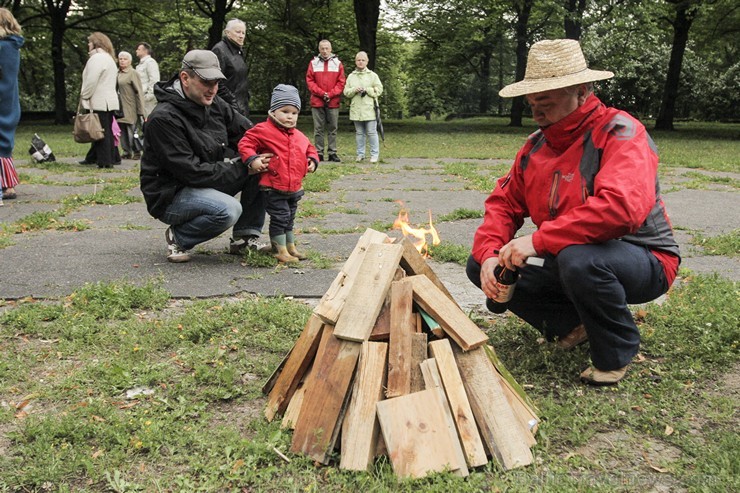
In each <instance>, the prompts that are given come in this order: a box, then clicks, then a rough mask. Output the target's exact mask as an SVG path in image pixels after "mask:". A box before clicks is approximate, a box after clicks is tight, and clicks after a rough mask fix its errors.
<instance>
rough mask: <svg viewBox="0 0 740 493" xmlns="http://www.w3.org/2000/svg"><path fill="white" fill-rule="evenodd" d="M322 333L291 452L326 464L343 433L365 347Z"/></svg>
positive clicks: (330, 333)
mask: <svg viewBox="0 0 740 493" xmlns="http://www.w3.org/2000/svg"><path fill="white" fill-rule="evenodd" d="M327 327H329V326H327ZM323 332H324V333H323V335H322V337H321V344H320V345H319V349H318V352H317V353H316V359H315V361H314V364H313V370H312V373H311V379H310V381H309V382H308V385H307V388H306V394H305V396H304V398H303V405H302V406H301V412H300V415H299V416H298V421H297V422H296V424H295V431H294V432H293V441H292V443H291V447H290V450H291V452H293V453H303V454H306V455H308V456H309V457H311V458H313V459H314V460H316V461H318V462H321V463H323V464H326V463H328V462H329V456H330V454H331V452H332V450H333V449H334V443H335V441H336V438H337V435H338V433H339V430H340V429H341V428H340V426H341V421H342V416H343V413H344V406H345V404H346V401H347V399H348V397H349V394H350V384H351V383H352V377H353V376H354V372H355V367H356V366H357V359H358V358H359V356H360V348H361V346H362V345H361V344H359V343H356V342H350V341H343V340H340V339H337V338H336V337H334V334H333V333H332V331H331V330H324V331H323Z"/></svg>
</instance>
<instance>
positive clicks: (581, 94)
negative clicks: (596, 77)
mask: <svg viewBox="0 0 740 493" xmlns="http://www.w3.org/2000/svg"><path fill="white" fill-rule="evenodd" d="M588 93H589V90H588V85H586V84H578V105H579V106H580V105H582V104H583V103H585V102H586V98H587V97H588Z"/></svg>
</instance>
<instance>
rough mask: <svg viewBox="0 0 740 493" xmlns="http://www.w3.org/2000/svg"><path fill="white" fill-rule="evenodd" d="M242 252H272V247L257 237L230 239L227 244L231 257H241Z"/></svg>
mask: <svg viewBox="0 0 740 493" xmlns="http://www.w3.org/2000/svg"><path fill="white" fill-rule="evenodd" d="M244 250H252V251H255V252H257V251H259V252H268V251H272V245H268V244H267V243H265V242H263V241H260V240H259V237H258V236H255V235H249V236H246V237H244V238H231V243H230V244H229V253H230V254H232V255H241V254H242V253H244Z"/></svg>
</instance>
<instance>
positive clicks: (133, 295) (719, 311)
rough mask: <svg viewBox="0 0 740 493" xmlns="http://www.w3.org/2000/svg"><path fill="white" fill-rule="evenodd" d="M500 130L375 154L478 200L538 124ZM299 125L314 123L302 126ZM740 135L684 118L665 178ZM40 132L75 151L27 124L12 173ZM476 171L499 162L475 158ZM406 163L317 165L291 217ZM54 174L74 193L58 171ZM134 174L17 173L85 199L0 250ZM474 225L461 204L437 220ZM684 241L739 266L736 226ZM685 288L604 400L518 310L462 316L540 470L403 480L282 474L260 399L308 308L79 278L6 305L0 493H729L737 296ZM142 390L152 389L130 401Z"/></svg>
mask: <svg viewBox="0 0 740 493" xmlns="http://www.w3.org/2000/svg"><path fill="white" fill-rule="evenodd" d="M507 123H508V122H507V121H506V120H504V119H493V118H478V119H470V120H458V121H453V122H441V121H433V122H424V121H422V120H419V119H413V120H404V121H388V122H386V135H387V139H386V142H385V144H384V145H383V147H382V149H381V154H382V157H383V158H385V159H388V158H396V157H427V158H430V159H433V160H435V161H437V160H439V159H442V158H450V157H452V158H454V159H456V161H455V162H449V161H444V162H443V164H442V166H441V168H442V172H443V173H445V174H449V175H454V176H456V177H459V178H461V179H463V180H464V181H465V183H466V187H468V188H469V189H474V190H481V191H485V192H487V191H490V190H491V189H492V188H493V186H494V184H495V180H496V179H497V178H498V177H500V176H502V175H503V174H505V173H506V172H507V170H508V168H509V164H508V163H510V162H511V160H512V159H513V156H514V155H515V153H516V151H517V150H518V148H519V147H520V146H521V144H522V142H523V141H524V138H526V135H527V134H528V133H529V132H530V131H532V130H533V127H532V126H531V124H529V123H528V127H526V128H523V129H511V128H508V127H507V126H506V124H507ZM302 125H303V126H304V131H307V130H309V129H308V128H306V121H304V122H303V124H302ZM739 130H740V126H738V125H719V124H700V123H681V124H679V125H678V131H677V132H676V133H655V135H654V137H655V139H656V142H657V144H658V147H659V148H660V150H661V158H662V160H663V165H664V166H667V167H671V166H681V167H689V168H703V169H707V170H720V171H734V172H737V171H738V168H739V166H738V164H739V161H738V155H739V154H738V150H739V149H738V144H737V135H738V131H739ZM33 131H37V132H38V133H39V134H40V135H41V136H42V137H43V138H44V139H45V140H46V141H47V143H49V145H50V146H51V147H52V149H53V150H54V152H55V154H56V155H57V156H58V157H60V158H72V157H76V156H81V155H83V154H84V152H85V151H86V150H87V146H82V145H78V144H75V143H74V142H73V141H72V139H71V138H70V137H71V128H70V127H53V126H48V125H43V124H33V125H26V124H24V125H22V126H21V128H20V130H19V133H18V136H17V142H18V146H19V149H20V150H18V149H16V156H17V157H18V158H20V159H21V160H23V157H24V156H27V155H26V154H25V152H26V150H25V149H24V146H26V147H27V142H29V141H30V135H31V134H32V133H33ZM306 133H308V134H310V132H309V131H307V132H306ZM339 147H340V154H341V155H342V156H343V157H345V158H346V157H348V156H352V155H353V154H354V152H353V150H354V136H353V133H352V132H351V129H350V126H349V125H347V124H346V122H343V124H342V127H341V131H340V135H339ZM481 158H494V159H502V160H504V161H502V162H501V163H491V162H490V161H489V162H486V163H481V162H477V161H476V160H477V159H481ZM31 168H32V169H31ZM402 168H403V167H401V168H393V167H387V166H386V167H371V166H369V165H368V163H362V164H361V165H360V166H356V165H355V163H352V164H346V163H341V164H339V165H336V164H331V165H329V164H326V165H322V166H320V167H319V170H318V172H317V173H315V174H312V175H309V177H308V178H307V180H306V187H305V188H306V190H307V192H309V193H308V195H307V199H306V200H304V201H302V202H301V207H299V212H302V213H303V214H305V216H302V217H320V216H321V215H322V214H324V213H325V212H323V211H325V208H323V207H322V204H318V203H315V202H312V200H313V198H312V197H311V192H322V191H328V190H331V191H332V192H333V193H334V194H335V195H336V196H337V197H340V199H338V202H337V204H339V205H333V206H332V207H334V208H335V209H336V210H337V211H343V212H344V213H352V212H354V211H353V210H352V209H350V208H348V207H345V206H342V205H341V204H342V200H341V197H342V193H343V192H342V191H341V190H336V188H337V184H336V182H337V180H338V179H340V178H343V177H347V176H352V175H358V174H364V173H370V174H372V173H376V172H383V173H388V174H393V173H403V172H404V171H405V170H404V169H402ZM26 169H27V170H28V172H26ZM438 171H439V168H437V170H436V171H435V172H438ZM62 173H64V174H65V175H68V176H72V177H73V178H74V180H78V181H76V182H75V183H71V182H68V181H60V180H59V179H58V178H56V177H54V176H52V175H55V174H56V175H59V174H62ZM136 173H137V170H132V171H131V172H130V173H128V174H125V175H124V176H123V177H120V176H118V175H120V172H119V173H116V175H112V174H110V175H109V174H108V173H107V172H104V171H101V170H97V169H90V168H85V167H82V166H78V165H76V164H63V163H48V164H43V165H38V164H28V165H26V164H24V166H23V167H22V168H21V177H22V179H24V181H25V180H27V181H26V182H27V183H36V184H48V185H57V186H65V185H75V186H77V185H81V184H84V185H85V189H86V190H87V192H86V193H74V194H73V193H70V194H68V195H67V196H65V197H63V198H62V199H60V201H59V204H58V206H57V207H56V208H55V209H54V210H52V211H50V212H40V211H39V212H36V213H33V214H30V215H28V216H26V217H24V218H22V219H20V220H18V221H14V222H12V223H10V224H5V223H4V224H2V226H0V248H2V247H3V246H7V245H8V244H10V243H12V237H13V235H14V234H19V233H23V232H24V231H32V230H41V229H49V228H55V229H65V230H76V229H83V228H85V227H87V223H85V222H82V221H68V220H67V219H66V216H67V215H68V214H69V213H70V212H72V211H75V210H78V209H79V208H81V207H84V206H88V205H93V204H111V205H113V204H122V203H128V202H131V201H134V200H137V199H136V197H134V196H133V195H131V196H129V191H130V190H131V189H132V188H134V187H135V186H136V185H137V177H136ZM685 175H686V177H687V178H689V186H696V187H705V186H706V187H709V186H722V187H730V188H731V189H733V191H734V189H736V188H737V181H736V180H734V179H725V178H716V177H705V175H701V174H700V173H694V172H690V173H685ZM68 176H65V178H67V177H68ZM389 179H392V177H390V178H389ZM377 200H380V201H392V200H394V199H392V198H388V197H378V199H377ZM481 214H482V211H476V210H466V209H457V210H455V211H453V212H452V213H450V214H447V215H445V216H442V217H440V218H438V219H436V221H438V222H439V221H457V220H466V219H477V218H480V217H481ZM388 221H390V222H386V221H384V220H380V219H378V220H376V221H374V222H373V223H372V225H371V227H373V228H374V229H377V230H379V231H389V230H390V229H391V228H392V219H389V220H388ZM126 228H135V226H133V225H127V226H126ZM360 229H361V230H364V227H363V228H360ZM361 230H360V231H358V229H357V228H348V229H346V230H330V229H324V230H312V231H311V232H318V233H321V234H325V235H331V234H340V233H356V232H361ZM694 242H695V244H697V245H698V246H701V247H702V251H703V253H704V254H718V255H719V254H721V255H726V256H733V257H736V256H737V254H738V251H739V249H740V246H739V243H738V231H737V230H735V231H732V232H731V233H728V234H725V235H720V236H716V237H704V236H700V235H695V236H694ZM305 253H306V254H307V255H308V257H309V259H308V260H307V261H303V262H302V263H301V264H299V265H298V266H296V268H300V265H302V264H306V265H309V266H311V267H314V268H319V269H326V268H328V267H330V266H333V263H334V262H335V261H336V259H329V258H326V257H325V256H323V255H321V254H320V253H319V252H316V251H312V250H308V251H306V252H305ZM431 253H432V256H433V258H434V259H435V260H436V261H439V262H457V263H459V264H462V265H464V263H465V261H466V259H467V256H468V255H469V246H461V245H454V244H449V243H446V242H443V243H442V244H440V245H438V246H437V247H432V249H431ZM241 262H242V263H243V264H244V265H248V266H250V267H257V268H263V269H264V271H265V273H264V275H266V276H268V275H270V274H271V273H272V272H273V269H280V268H284V267H279V266H278V265H277V262H276V261H275V259H274V258H273V257H272V256H270V255H267V254H261V253H257V252H248V253H245V255H244V257H243V258H242V259H241ZM260 275H262V274H260ZM681 275H682V277H683V282H682V283H681V285H680V286H679V287H678V288H674V289H673V290H672V291H671V292H670V293H669V295H668V297H667V300H666V301H665V302H664V303H662V304H661V305H657V304H648V305H645V306H644V307H640V310H639V311H638V312H637V313H636V317H637V319H638V321H639V324H640V327H641V333H642V338H643V344H642V350H641V356H640V357H639V358H637V359H636V361H635V363H634V364H633V365H632V367H631V369H630V371H629V374H628V377H627V379H626V380H625V381H623V382H622V383H621V384H620V385H619V386H618V387H616V388H602V389H595V388H587V387H584V386H583V385H581V384H580V383H579V382H578V381H577V375H578V373H579V371H580V369H582V368H583V367H584V366H585V365H587V364H588V350H587V347H586V346H582V347H579V348H577V349H576V350H574V351H571V352H562V351H557V350H555V349H554V348H553V346H552V345H551V344H546V343H541V341H540V340H539V337H540V335H539V333H537V332H536V331H534V330H533V329H531V328H530V327H529V326H527V325H526V324H524V323H523V322H522V321H520V320H518V319H516V318H515V317H513V316H501V317H493V318H483V317H482V315H480V314H477V313H475V314H471V316H472V318H473V320H474V321H475V322H476V323H477V324H478V325H479V326H481V327H482V328H483V329H484V330H485V331H486V332H487V334H488V335H489V337H490V340H491V343H492V344H493V345H494V347H496V349H497V352H498V354H499V356H500V357H501V358H502V359H503V360H504V362H505V364H506V365H507V367H508V369H509V370H510V371H511V372H512V373H513V374H514V375H515V377H516V378H517V380H518V381H519V382H520V383H521V384H523V385H525V386H526V388H527V391H528V394H529V396H530V397H531V398H532V399H534V401H535V403H536V405H537V406H538V407H539V409H540V415H541V417H542V418H543V421H542V423H541V425H540V431H539V433H538V437H537V438H538V445H537V446H536V447H535V448H534V454H535V464H533V465H532V466H529V467H527V468H524V469H520V470H514V471H508V472H504V471H501V470H500V469H499V468H498V467H497V466H495V465H494V464H493V463H491V464H489V465H487V466H485V467H483V468H480V469H477V470H475V471H473V473H472V474H471V476H470V477H469V478H467V479H465V480H462V479H460V478H458V477H456V476H454V475H451V474H435V475H433V476H431V477H429V478H426V479H423V480H415V481H410V480H406V481H400V482H399V481H398V480H397V479H396V478H395V476H394V475H393V473H392V469H391V467H390V464H389V462H388V460H387V459H385V458H381V459H379V460H377V461H376V462H375V463H374V464H373V466H372V467H371V469H370V471H369V472H368V473H349V472H344V471H340V470H339V469H338V468H336V467H329V468H326V467H316V466H315V465H314V464H313V463H312V461H311V460H309V459H306V458H304V457H301V456H296V455H292V454H288V455H289V456H290V459H291V462H290V463H285V462H284V461H283V460H282V459H280V458H279V457H278V455H277V454H276V453H275V451H274V448H277V449H279V450H280V451H282V452H283V453H287V451H288V449H289V447H290V440H291V433H290V432H287V431H284V430H281V429H280V427H279V424H278V423H267V422H266V421H265V420H264V418H263V417H262V411H263V408H264V400H263V397H262V394H261V387H262V384H263V383H264V381H265V379H266V378H268V376H269V375H270V374H271V373H272V371H273V370H274V369H275V368H276V367H277V365H278V364H279V362H280V360H281V359H282V358H283V356H284V355H285V353H286V352H287V351H288V350H289V349H290V348H291V347H292V345H293V343H294V342H295V340H296V338H297V337H298V334H299V333H300V330H301V329H302V327H303V325H304V324H305V321H306V320H307V317H308V316H309V314H310V312H311V310H310V308H309V307H307V306H305V305H303V304H301V303H297V302H293V301H290V300H287V299H284V298H262V297H255V296H247V295H244V296H242V297H237V298H234V299H228V300H226V299H204V300H173V299H171V298H170V296H169V294H168V293H167V292H166V291H164V290H163V289H162V287H161V285H160V281H158V280H157V279H153V280H151V281H150V282H148V283H145V284H144V285H143V286H138V287H137V286H134V285H131V284H128V283H126V282H113V283H96V284H90V285H86V286H84V287H83V288H80V289H78V290H77V291H75V292H74V293H72V294H71V295H70V296H68V297H66V298H65V299H62V300H58V301H48V302H39V301H36V300H33V299H25V300H20V301H3V300H0V389H3V391H2V395H0V401H2V405H0V450H2V452H3V453H2V454H0V492H5V491H9V492H16V491H18V492H20V491H24V492H25V491H34V492H42V491H60V492H62V491H76V492H77V491H81V492H86V491H87V492H93V491H94V492H102V491H188V492H190V491H276V492H277V491H280V492H282V491H308V492H315V491H379V492H386V491H387V492H396V491H403V492H416V491H431V492H440V493H441V492H445V493H446V492H448V491H471V492H472V491H515V492H529V491H542V492H551V491H555V492H570V491H584V492H587V491H589V492H590V491H593V492H602V491H614V492H623V491H649V490H651V489H656V490H664V491H674V490H687V491H690V492H694V491H696V492H699V491H738V490H740V479H739V478H740V439H739V438H738V433H737V429H738V417H737V409H738V402H737V397H736V396H737V387H736V385H737V384H736V383H735V384H734V385H735V386H734V387H733V386H732V385H733V384H732V381H733V379H734V381H735V382H736V381H737V378H738V372H739V371H740V362H739V361H738V354H740V351H739V350H738V349H739V348H740V330H739V329H738V327H740V314H739V313H738V310H737V308H736V307H737V304H738V289H737V285H736V283H734V282H730V281H728V280H726V279H724V278H721V277H717V276H705V275H694V274H692V273H691V272H687V271H683V270H682V272H681ZM726 381H727V383H728V385H729V387H726V386H725V383H726ZM136 389H138V390H139V391H141V390H146V391H147V393H140V394H138V395H136V396H130V397H127V392H129V391H132V390H136ZM733 392H734V393H733ZM651 451H657V452H655V453H653V454H652V455H651ZM651 466H652V467H657V468H658V469H660V470H661V471H663V472H657V471H656V470H655V469H652V468H651ZM656 485H657V487H656Z"/></svg>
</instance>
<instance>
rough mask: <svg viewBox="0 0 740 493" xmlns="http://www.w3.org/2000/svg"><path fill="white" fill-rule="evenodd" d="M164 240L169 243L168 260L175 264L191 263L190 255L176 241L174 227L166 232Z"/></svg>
mask: <svg viewBox="0 0 740 493" xmlns="http://www.w3.org/2000/svg"><path fill="white" fill-rule="evenodd" d="M164 238H165V240H166V241H167V260H168V261H169V262H174V263H182V262H188V261H190V254H189V253H188V251H187V250H185V249H184V248H182V247H181V246H180V245H178V244H177V242H176V241H175V235H174V234H172V226H170V227H169V228H167V231H165V232H164Z"/></svg>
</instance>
